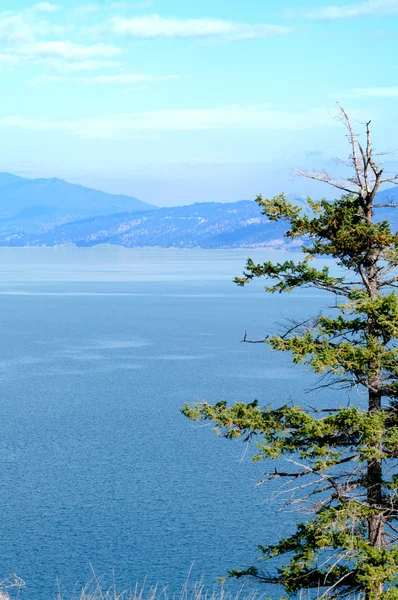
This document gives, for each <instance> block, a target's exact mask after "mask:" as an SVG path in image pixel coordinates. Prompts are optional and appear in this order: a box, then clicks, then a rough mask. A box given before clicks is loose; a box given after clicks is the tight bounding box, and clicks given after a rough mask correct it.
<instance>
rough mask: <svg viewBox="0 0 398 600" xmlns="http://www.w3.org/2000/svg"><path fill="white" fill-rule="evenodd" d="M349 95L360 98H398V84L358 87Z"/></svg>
mask: <svg viewBox="0 0 398 600" xmlns="http://www.w3.org/2000/svg"><path fill="white" fill-rule="evenodd" d="M349 95H350V96H355V97H358V98H398V86H397V85H395V86H387V87H374V88H356V89H354V90H352V91H351V92H350V94H349Z"/></svg>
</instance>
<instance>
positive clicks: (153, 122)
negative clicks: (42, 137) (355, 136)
mask: <svg viewBox="0 0 398 600" xmlns="http://www.w3.org/2000/svg"><path fill="white" fill-rule="evenodd" d="M336 125H337V123H336V121H335V120H333V119H330V114H329V112H328V111H326V110H316V109H313V110H308V111H301V112H299V111H297V112H287V111H281V110H275V109H273V108H272V107H267V106H222V107H217V108H212V109H196V110H162V111H152V112H142V113H130V114H122V115H113V116H106V117H102V118H87V119H80V120H75V121H46V120H43V119H27V118H23V117H15V116H8V117H7V116H6V117H2V118H0V127H20V128H24V129H30V130H33V131H39V130H43V131H58V132H59V131H62V132H65V133H68V134H72V135H75V136H77V137H80V138H85V139H102V140H122V139H134V138H136V137H137V135H139V134H140V133H142V132H151V133H161V132H177V131H209V130H239V129H244V130H246V131H247V130H256V131H257V130H268V131H281V130H285V131H286V130H288V131H294V130H309V129H317V128H318V127H320V126H322V127H327V126H336Z"/></svg>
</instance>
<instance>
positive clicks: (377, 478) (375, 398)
mask: <svg viewBox="0 0 398 600" xmlns="http://www.w3.org/2000/svg"><path fill="white" fill-rule="evenodd" d="M372 204H373V200H371V201H370V202H369V204H368V212H367V214H366V220H367V221H368V223H372V222H373V206H372ZM377 259H378V257H377V255H376V254H375V253H374V252H370V253H369V263H368V269H367V275H368V285H369V296H370V297H371V298H372V300H375V299H376V298H377V296H378V293H379V285H378V284H379V281H378V270H377ZM368 325H369V337H370V338H371V337H373V338H378V332H377V331H375V325H374V323H373V322H372V319H371V318H369V320H368ZM369 367H370V372H371V373H372V375H371V377H370V378H369V380H368V384H369V396H368V399H369V402H368V411H369V413H370V414H372V413H378V412H380V411H381V392H380V387H381V373H380V369H379V366H378V365H377V364H370V365H369ZM379 445H380V450H381V442H380V444H379ZM382 482H383V467H382V461H381V460H372V461H369V462H368V464H367V502H368V505H369V507H370V508H374V515H371V516H370V517H369V519H368V541H369V544H370V545H371V546H373V547H374V548H377V549H379V550H380V549H383V548H385V531H384V529H385V528H384V517H383V514H382V505H383V487H382ZM383 592H384V585H383V584H382V583H381V584H380V585H379V589H378V590H376V591H375V592H374V594H375V595H373V598H375V597H376V598H379V597H380V596H381V594H382V593H383ZM365 597H366V598H369V597H370V590H365Z"/></svg>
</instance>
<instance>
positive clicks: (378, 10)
mask: <svg viewBox="0 0 398 600" xmlns="http://www.w3.org/2000/svg"><path fill="white" fill-rule="evenodd" d="M389 15H398V0H368V1H367V2H353V3H351V4H343V5H341V6H323V7H320V8H317V9H316V10H313V11H310V12H307V13H306V17H307V18H309V19H314V20H319V21H336V20H343V19H355V18H358V17H370V16H389Z"/></svg>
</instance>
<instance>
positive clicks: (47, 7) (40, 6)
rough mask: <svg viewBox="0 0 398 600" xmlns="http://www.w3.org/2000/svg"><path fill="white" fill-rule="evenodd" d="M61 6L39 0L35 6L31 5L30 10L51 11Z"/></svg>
mask: <svg viewBox="0 0 398 600" xmlns="http://www.w3.org/2000/svg"><path fill="white" fill-rule="evenodd" d="M61 8H62V6H58V5H57V4H50V3H49V2H39V3H38V4H35V6H33V8H32V9H31V10H32V11H35V12H44V13H52V12H55V11H57V10H60V9H61Z"/></svg>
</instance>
